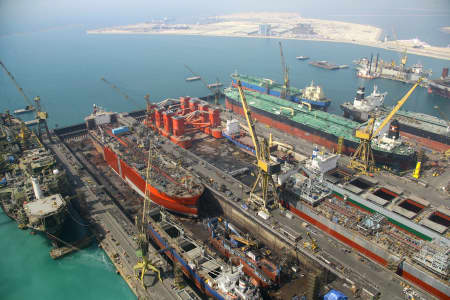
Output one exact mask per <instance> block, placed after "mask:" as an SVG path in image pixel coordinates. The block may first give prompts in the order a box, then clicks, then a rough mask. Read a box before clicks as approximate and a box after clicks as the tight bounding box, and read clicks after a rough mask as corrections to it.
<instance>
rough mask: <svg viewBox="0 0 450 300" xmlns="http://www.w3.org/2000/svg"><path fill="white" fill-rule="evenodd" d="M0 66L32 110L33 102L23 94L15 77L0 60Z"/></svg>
mask: <svg viewBox="0 0 450 300" xmlns="http://www.w3.org/2000/svg"><path fill="white" fill-rule="evenodd" d="M0 66H2V68H3V70H5V72H6V74H7V75H8V77H9V78H10V79H11V80H12V82H13V83H14V85H15V86H16V88H17V90H18V91H19V93H20V94H21V95H22V96H23V98H24V99H25V102H26V103H27V104H28V106H29V107H30V110H34V106H33V103H32V102H31V100H30V99H29V98H28V97H27V95H25V93H24V91H23V89H22V88H21V87H20V85H19V84H18V83H17V81H16V79H15V78H14V76H13V75H12V74H11V73H10V72H9V71H8V69H7V68H6V66H5V65H4V64H3V63H2V62H1V61H0Z"/></svg>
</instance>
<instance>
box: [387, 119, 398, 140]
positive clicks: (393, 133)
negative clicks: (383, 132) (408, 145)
mask: <svg viewBox="0 0 450 300" xmlns="http://www.w3.org/2000/svg"><path fill="white" fill-rule="evenodd" d="M388 137H389V138H391V139H394V140H397V139H399V138H400V127H399V123H398V121H397V120H393V121H392V122H391V125H390V126H389V132H388Z"/></svg>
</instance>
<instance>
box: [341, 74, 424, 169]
mask: <svg viewBox="0 0 450 300" xmlns="http://www.w3.org/2000/svg"><path fill="white" fill-rule="evenodd" d="M421 81H422V78H419V80H417V82H416V83H415V84H414V86H413V87H412V88H411V89H410V90H409V91H408V92H407V93H406V94H405V95H404V96H403V97H402V98H401V99H400V100H399V101H398V102H397V105H396V106H395V107H394V108H393V109H392V110H391V112H390V113H389V115H388V116H387V117H386V118H385V119H384V120H383V122H382V123H381V124H380V126H378V128H377V129H376V130H375V132H374V131H373V128H374V125H375V118H373V117H372V118H370V119H369V121H368V123H367V125H366V126H365V127H364V128H362V129H357V130H356V132H355V136H356V137H357V138H359V140H360V143H359V146H358V148H357V149H356V151H355V153H353V155H352V157H351V159H350V164H349V167H350V168H351V169H354V170H358V171H360V172H362V173H367V172H372V171H373V170H374V167H375V160H374V157H373V152H372V138H373V137H374V136H377V135H378V134H379V133H380V131H381V130H382V129H383V128H384V127H385V126H386V125H387V124H388V123H389V122H390V120H391V119H392V117H393V116H394V115H395V114H396V113H397V111H398V110H399V109H400V108H401V107H402V106H403V104H404V103H405V102H406V100H408V98H409V96H410V95H411V94H412V92H413V91H414V90H415V89H416V87H417V86H418V85H419V84H420V82H421Z"/></svg>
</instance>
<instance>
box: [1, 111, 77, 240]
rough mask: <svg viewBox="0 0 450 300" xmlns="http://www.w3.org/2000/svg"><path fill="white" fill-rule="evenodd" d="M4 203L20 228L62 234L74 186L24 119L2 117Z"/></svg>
mask: <svg viewBox="0 0 450 300" xmlns="http://www.w3.org/2000/svg"><path fill="white" fill-rule="evenodd" d="M0 122H1V125H0V126H1V127H0V145H1V146H0V147H1V148H0V149H1V150H0V151H1V152H0V157H1V162H0V164H1V167H2V168H1V173H0V178H1V179H0V206H1V207H2V209H3V211H4V212H5V214H6V215H7V216H9V217H10V218H12V219H14V220H15V221H16V222H17V223H18V226H19V228H23V229H26V228H30V229H32V230H36V231H40V232H43V233H44V234H46V235H47V236H48V237H49V238H50V239H51V240H55V239H56V238H57V236H58V235H59V233H60V231H61V229H62V225H63V223H64V221H65V219H66V217H67V208H68V204H69V200H68V198H67V197H68V196H71V193H72V188H71V186H70V184H69V182H68V178H67V175H66V173H65V171H64V169H63V168H62V167H61V166H60V165H59V163H58V162H57V160H56V158H55V156H54V155H53V154H52V153H51V152H50V151H49V150H47V149H46V148H45V147H44V146H43V144H42V143H41V141H40V140H39V138H38V137H37V136H36V135H35V134H34V132H32V131H30V130H29V129H28V128H27V127H26V126H25V125H24V123H23V121H22V120H20V119H18V118H15V117H13V116H11V115H9V114H2V115H1V117H0Z"/></svg>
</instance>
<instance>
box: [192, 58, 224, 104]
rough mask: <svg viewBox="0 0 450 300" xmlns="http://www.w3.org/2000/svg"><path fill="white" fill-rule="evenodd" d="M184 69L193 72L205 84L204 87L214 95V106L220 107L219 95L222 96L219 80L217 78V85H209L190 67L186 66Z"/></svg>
mask: <svg viewBox="0 0 450 300" xmlns="http://www.w3.org/2000/svg"><path fill="white" fill-rule="evenodd" d="M184 67H185V68H186V69H187V70H188V71H189V72H191V73H192V75H194V77H195V78H198V79H200V81H201V82H202V83H203V85H204V86H205V87H206V88H207V89H208V90H210V91H211V92H212V93H213V94H214V105H216V106H217V105H219V95H220V86H221V84H220V82H219V79H218V78H217V80H216V83H215V84H212V85H209V84H208V83H206V81H204V80H203V77H202V76H200V75H198V74H197V73H195V72H194V71H192V69H191V68H190V67H189V66H188V65H184Z"/></svg>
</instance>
